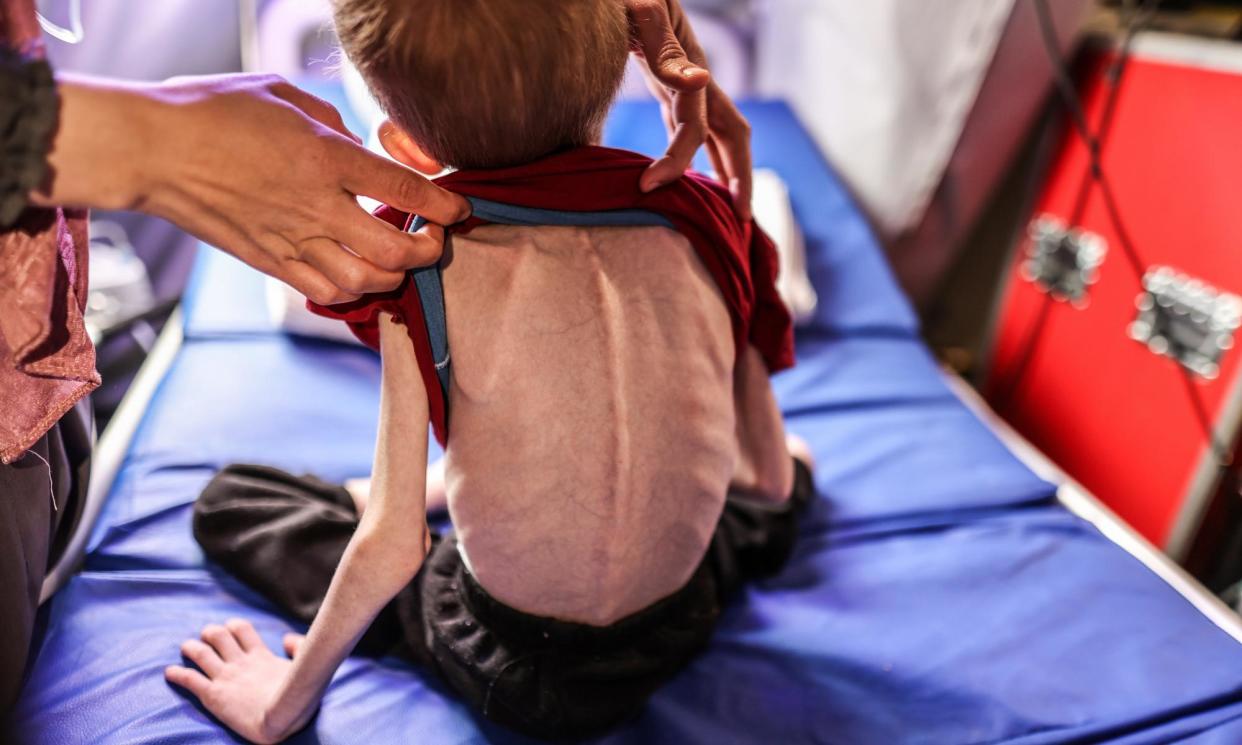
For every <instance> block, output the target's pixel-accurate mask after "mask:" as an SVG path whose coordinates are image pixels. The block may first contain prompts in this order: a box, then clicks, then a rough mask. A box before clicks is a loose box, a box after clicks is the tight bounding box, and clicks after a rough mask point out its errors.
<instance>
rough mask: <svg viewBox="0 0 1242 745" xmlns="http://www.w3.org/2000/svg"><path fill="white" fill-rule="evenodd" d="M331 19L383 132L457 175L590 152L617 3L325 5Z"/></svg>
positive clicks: (613, 88)
mask: <svg viewBox="0 0 1242 745" xmlns="http://www.w3.org/2000/svg"><path fill="white" fill-rule="evenodd" d="M333 13H334V16H335V21H336V30H337V35H338V36H339V38H340V40H341V46H342V48H343V49H344V51H345V54H346V55H347V56H348V57H349V59H350V61H352V62H353V63H354V65H355V66H356V67H357V68H358V70H359V72H361V73H362V76H363V78H365V79H366V81H367V83H368V84H369V85H370V87H371V90H372V92H373V93H374V94H375V97H376V98H377V99H378V101H379V102H380V105H381V106H383V107H384V110H385V111H386V112H387V113H388V116H389V117H390V118H391V119H392V121H393V123H395V124H396V125H397V126H398V127H400V128H401V129H403V130H404V131H405V133H406V134H408V135H409V136H410V137H411V138H412V139H413V140H414V141H415V142H417V143H418V145H419V146H420V147H422V149H423V150H424V151H425V152H426V153H427V155H429V156H431V157H432V158H435V159H436V160H438V161H439V162H440V163H441V164H443V165H446V166H453V167H457V168H499V167H504V166H511V165H519V164H522V163H527V162H530V161H533V160H537V159H538V158H540V157H543V156H545V155H548V154H550V153H553V152H556V151H558V150H563V149H566V148H570V147H574V146H578V145H586V144H590V143H592V142H593V141H594V140H596V139H597V138H598V136H599V131H600V128H601V127H602V124H603V120H604V116H605V115H606V114H607V111H608V107H609V105H610V104H611V103H612V100H613V97H614V96H615V95H616V92H617V88H618V87H619V85H620V82H621V77H622V75H623V73H624V69H625V61H626V56H627V51H628V36H629V34H628V24H627V21H626V16H625V10H624V8H623V5H622V3H620V2H617V0H333Z"/></svg>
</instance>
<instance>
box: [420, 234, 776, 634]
mask: <svg viewBox="0 0 1242 745" xmlns="http://www.w3.org/2000/svg"><path fill="white" fill-rule="evenodd" d="M444 285H445V304H446V310H447V315H448V328H449V341H450V348H451V350H452V355H453V383H452V387H451V392H450V406H451V409H450V410H451V411H452V437H451V439H450V441H449V448H448V455H447V461H446V463H447V470H446V473H447V490H448V498H449V508H450V512H451V514H452V517H453V524H454V527H455V529H456V531H457V534H458V541H459V543H460V547H461V550H462V551H463V555H464V558H465V559H466V561H467V562H468V565H469V566H470V568H471V570H472V573H473V574H474V575H475V576H476V577H477V578H478V580H479V582H480V584H482V585H483V586H484V587H485V588H486V589H487V590H488V592H489V593H491V594H492V595H494V596H495V597H496V598H497V599H498V600H500V601H502V602H504V603H507V604H509V605H511V606H513V607H515V608H517V609H519V610H523V611H526V612H529V613H534V614H537V615H541V616H550V617H554V618H561V619H566V620H573V621H579V622H583V623H590V624H595V625H604V624H607V623H610V622H612V621H615V620H617V619H618V618H621V617H623V616H625V615H627V614H630V613H633V612H635V611H637V610H640V609H642V608H644V607H646V606H648V605H651V604H652V603H654V602H655V601H657V600H659V599H661V598H663V597H666V596H668V595H671V594H672V593H673V592H674V591H676V590H677V589H679V588H680V587H682V586H683V585H684V584H685V583H686V581H687V580H688V579H689V577H690V575H691V574H692V573H693V572H694V570H695V568H696V567H697V566H698V565H699V563H700V562H701V561H702V559H703V555H704V552H705V550H706V547H707V544H708V541H709V540H710V539H711V536H712V533H713V531H714V530H715V527H716V522H717V520H718V519H719V515H720V511H721V509H722V507H723V504H724V498H725V493H726V491H727V490H728V488H729V484H730V482H731V481H732V480H733V478H734V474H735V472H736V471H737V465H738V456H739V449H738V444H737V437H736V434H735V433H736V431H737V427H736V426H735V413H734V412H735V407H734V377H735V376H734V361H735V352H734V344H733V338H732V331H731V325H730V320H729V314H728V311H727V310H726V308H725V306H724V303H723V302H722V299H721V295H720V291H719V289H717V287H716V283H715V281H714V280H713V279H712V278H711V277H710V276H709V275H708V273H707V272H706V271H705V270H704V268H703V266H702V264H701V262H700V260H699V258H698V257H697V256H696V255H695V252H694V250H693V249H692V248H691V246H690V244H689V243H688V242H687V241H686V239H685V238H683V237H681V236H680V235H678V234H676V233H674V232H673V231H671V230H669V229H667V228H662V227H646V228H589V229H582V228H567V227H543V228H532V227H510V226H503V227H502V226H492V227H488V228H483V229H480V230H476V231H475V232H473V233H471V234H470V235H469V236H466V237H463V238H455V239H454V240H453V245H452V258H451V261H450V262H449V263H448V266H447V268H446V269H445V270H444ZM754 362H755V363H757V364H761V363H758V361H757V360H754ZM759 372H760V374H759V377H760V379H761V380H762V381H763V383H764V387H766V375H764V374H763V373H762V368H760V371H759ZM767 398H768V401H767V404H768V405H767V411H766V412H763V411H760V412H752V415H751V418H755V415H759V416H763V415H765V414H766V418H768V419H769V421H768V422H766V429H767V430H768V431H769V432H770V433H771V434H772V435H774V445H773V448H772V451H771V452H770V453H769V454H768V456H767V457H768V460H769V461H770V462H771V463H772V464H773V465H775V466H776V468H777V470H776V473H775V476H776V478H775V480H777V481H780V482H783V483H779V484H772V486H771V487H770V488H771V489H772V490H773V491H774V493H773V494H772V498H773V499H778V500H779V499H782V498H783V497H784V496H785V495H786V494H787V493H788V489H789V484H788V479H786V478H783V476H784V475H786V474H788V469H789V465H788V456H784V457H781V454H782V453H783V452H784V443H783V441H782V440H781V438H780V418H779V413H778V412H777V411H776V409H775V406H774V404H772V402H771V397H770V395H769V396H768V397H767ZM748 424H749V425H750V426H751V427H753V426H755V424H756V423H755V422H750V423H748ZM751 431H753V429H752V430H751ZM747 457H748V458H749V459H750V460H752V461H753V460H754V459H755V456H753V455H751V454H747Z"/></svg>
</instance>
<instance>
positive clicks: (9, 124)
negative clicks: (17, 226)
mask: <svg viewBox="0 0 1242 745" xmlns="http://www.w3.org/2000/svg"><path fill="white" fill-rule="evenodd" d="M59 108H60V102H59V98H58V97H57V95H56V81H55V79H54V78H53V77H52V68H51V66H50V65H48V63H47V61H45V60H41V59H34V58H32V57H28V56H26V55H22V54H18V53H17V52H14V51H12V50H9V49H5V48H3V47H0V228H3V227H5V226H8V225H11V224H12V223H13V222H14V221H16V220H17V217H18V216H19V215H20V214H21V213H22V210H24V209H25V208H26V203H27V195H28V194H29V193H30V191H31V189H34V188H35V187H37V186H39V185H40V184H41V183H42V182H43V180H44V178H46V177H47V169H48V164H47V154H48V151H49V150H50V149H51V146H52V134H53V132H54V131H55V129H56V119H57V115H58V112H59Z"/></svg>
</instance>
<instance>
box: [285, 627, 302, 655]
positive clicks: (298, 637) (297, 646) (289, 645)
mask: <svg viewBox="0 0 1242 745" xmlns="http://www.w3.org/2000/svg"><path fill="white" fill-rule="evenodd" d="M283 641H284V647H285V654H287V655H289V657H290V658H293V657H297V656H298V651H299V650H301V649H302V642H304V641H306V634H292V633H290V634H285V638H284V640H283Z"/></svg>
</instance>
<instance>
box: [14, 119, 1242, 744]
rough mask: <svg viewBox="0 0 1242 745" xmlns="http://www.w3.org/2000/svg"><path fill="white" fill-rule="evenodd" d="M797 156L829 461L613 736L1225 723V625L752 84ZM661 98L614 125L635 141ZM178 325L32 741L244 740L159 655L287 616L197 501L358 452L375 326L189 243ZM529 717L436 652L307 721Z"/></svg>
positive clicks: (959, 736)
mask: <svg viewBox="0 0 1242 745" xmlns="http://www.w3.org/2000/svg"><path fill="white" fill-rule="evenodd" d="M746 113H747V114H748V115H749V116H750V117H751V120H752V122H753V123H754V125H755V132H756V152H757V156H758V158H759V161H760V162H761V163H765V164H768V165H773V166H775V167H777V168H778V170H780V171H781V172H782V174H783V175H784V177H785V178H786V180H787V181H788V182H789V184H790V187H791V190H792V192H793V195H794V200H795V203H796V205H797V208H798V212H799V216H800V218H801V219H802V220H803V225H804V227H805V228H806V231H807V233H808V237H809V238H810V242H811V246H812V251H813V253H812V256H811V265H812V274H813V279H814V281H815V283H816V286H817V289H818V290H819V292H820V297H821V314H822V315H821V316H820V317H818V318H817V319H816V322H815V323H814V324H813V326H812V327H811V328H810V329H809V330H807V331H805V332H803V333H802V334H801V336H800V339H799V342H800V345H799V358H800V364H799V366H798V367H797V368H795V369H794V370H792V371H789V372H787V373H784V374H782V375H781V376H779V377H778V379H777V381H776V387H777V392H778V395H779V398H780V401H781V404H782V406H783V408H784V409H785V411H786V412H787V415H788V418H789V426H790V429H792V430H793V431H795V432H798V433H800V434H802V435H803V436H805V437H806V438H808V439H809V440H810V442H811V443H812V445H813V447H814V450H815V453H816V456H817V457H818V459H819V469H818V471H817V477H816V481H817V484H818V486H819V489H820V492H821V499H820V500H819V501H818V502H817V503H816V504H815V505H814V506H813V509H812V513H811V516H810V519H809V520H808V521H807V522H806V524H805V526H804V528H803V532H802V535H801V538H800V541H799V543H798V545H797V548H796V552H795V556H794V558H793V560H792V561H791V563H790V565H789V566H788V567H787V569H786V570H785V571H784V572H782V573H781V574H780V575H779V576H777V577H776V578H774V579H772V580H770V581H768V582H765V583H763V584H760V585H756V586H754V587H752V588H751V589H749V590H748V592H747V594H746V596H745V597H744V598H743V599H742V600H741V601H739V602H737V603H735V604H734V605H733V606H731V607H730V608H729V609H728V611H727V612H726V614H725V616H724V618H723V621H722V623H721V626H720V629H719V631H718V633H717V636H716V638H715V640H714V642H713V644H712V646H711V648H710V649H709V650H708V652H707V653H706V654H704V655H703V656H702V657H701V658H699V659H698V660H696V661H695V662H694V663H693V664H692V665H691V666H690V667H689V668H688V669H687V670H685V671H684V673H683V674H681V675H680V676H679V677H677V678H676V679H675V680H674V681H673V682H672V683H671V684H670V685H669V686H668V687H667V688H665V689H664V690H662V691H660V692H659V693H658V694H657V695H656V696H655V697H654V699H653V700H652V701H651V704H650V705H649V706H648V708H647V710H646V712H645V713H644V714H643V716H642V717H641V718H640V719H639V720H637V721H636V722H634V723H632V724H630V725H628V726H627V727H625V728H624V729H622V730H621V731H619V732H617V733H615V734H613V735H611V736H609V737H606V738H603V739H602V740H601V742H605V743H670V744H672V743H679V744H680V743H705V744H706V743H712V744H713V745H714V744H716V743H724V744H729V743H738V744H739V745H741V744H742V743H861V744H864V745H869V744H871V743H896V742H902V743H967V742H969V743H985V742H986V743H993V742H1008V743H1023V744H1028V745H1035V744H1036V743H1071V742H1075V743H1079V742H1112V743H1164V742H1170V741H1173V740H1177V741H1179V742H1196V743H1204V744H1207V743H1220V744H1222V745H1223V744H1224V743H1231V744H1232V743H1237V742H1242V685H1240V684H1242V648H1239V645H1238V644H1237V643H1235V642H1234V641H1233V640H1232V639H1230V638H1229V637H1228V636H1226V635H1225V634H1224V633H1223V632H1221V631H1219V630H1218V629H1217V628H1216V627H1214V626H1213V625H1212V624H1211V623H1209V622H1208V621H1207V619H1205V618H1204V617H1203V616H1201V615H1200V614H1199V613H1198V612H1196V611H1195V610H1194V609H1193V608H1192V607H1191V606H1190V605H1189V604H1188V603H1187V602H1186V601H1185V600H1184V599H1183V598H1181V597H1180V596H1179V595H1177V594H1176V593H1175V592H1174V591H1173V590H1171V589H1170V588H1169V587H1168V586H1166V585H1165V584H1164V583H1163V582H1161V581H1160V580H1159V579H1157V578H1156V577H1155V576H1154V575H1152V574H1151V573H1150V572H1149V571H1148V570H1147V569H1146V568H1145V567H1143V566H1142V565H1141V564H1140V563H1139V562H1137V561H1136V560H1135V559H1133V558H1132V557H1130V556H1129V555H1127V554H1125V553H1124V552H1122V551H1121V550H1120V549H1118V548H1117V547H1116V546H1114V545H1113V544H1112V543H1110V542H1109V541H1107V540H1106V539H1105V538H1103V537H1102V536H1101V535H1100V534H1099V533H1098V532H1097V531H1096V530H1095V529H1093V528H1092V527H1090V526H1089V525H1087V524H1085V523H1083V522H1082V521H1080V520H1078V519H1077V518H1075V517H1073V516H1071V515H1069V514H1068V513H1066V512H1065V511H1064V510H1063V509H1061V508H1060V507H1058V506H1057V505H1056V504H1055V502H1054V501H1053V499H1052V496H1053V489H1052V487H1051V486H1049V485H1048V484H1046V483H1044V482H1042V481H1040V480H1039V479H1037V478H1036V477H1035V476H1033V475H1032V474H1031V473H1030V472H1029V471H1028V470H1027V469H1025V468H1024V467H1023V466H1021V465H1020V464H1019V463H1018V462H1017V461H1016V460H1015V459H1014V458H1013V457H1012V456H1011V455H1010V454H1009V453H1008V452H1007V451H1006V450H1005V449H1004V448H1003V447H1002V446H1001V444H1000V443H999V442H998V441H997V440H996V438H995V437H994V436H993V435H992V434H991V433H990V432H989V431H988V430H987V429H986V428H985V427H984V426H983V425H982V424H981V423H980V422H979V421H978V420H977V419H976V418H975V417H974V416H973V415H971V414H970V413H969V412H968V411H967V410H966V409H965V408H964V407H963V406H962V404H960V403H959V402H958V401H957V400H956V399H955V398H954V397H953V396H952V395H951V394H950V392H949V390H948V389H947V388H946V386H945V384H944V382H943V380H942V379H941V377H940V373H939V371H938V370H937V368H936V366H935V364H934V362H933V361H932V359H931V358H930V356H929V355H928V353H927V351H926V350H925V349H924V348H923V347H922V346H921V345H920V344H919V343H918V342H917V341H916V340H914V338H913V333H914V328H915V327H914V325H913V316H912V314H911V313H910V311H909V307H908V305H907V304H906V303H905V301H904V300H902V299H901V298H900V294H899V293H898V291H897V289H896V287H895V285H894V284H893V281H892V279H891V277H890V275H889V273H888V271H887V269H885V268H884V264H883V260H882V258H881V256H880V255H879V253H878V251H877V249H876V246H875V243H874V241H873V240H872V238H871V237H870V236H869V235H868V234H867V232H866V229H865V227H864V223H863V220H862V218H861V217H860V216H859V215H858V213H857V212H856V211H855V210H854V209H853V208H852V207H850V206H849V201H848V198H847V197H846V195H845V192H844V190H843V189H842V188H841V186H840V184H839V183H838V182H837V181H836V179H835V178H833V177H832V176H831V172H830V171H829V170H828V169H827V167H826V166H824V164H823V161H822V160H821V159H820V158H819V156H818V154H817V153H816V152H815V150H814V149H813V148H812V146H811V144H810V142H809V140H808V139H807V138H806V136H805V134H804V133H803V132H802V130H801V129H800V128H799V126H798V125H797V123H796V122H795V120H794V119H793V117H792V116H791V115H790V113H789V112H788V110H787V109H785V108H784V107H783V106H780V105H778V104H760V105H755V106H750V107H747V109H746ZM658 121H659V119H658V116H657V115H656V113H655V111H654V110H642V109H628V108H627V109H622V111H621V113H620V114H619V115H618V118H617V119H615V120H614V123H613V128H612V130H611V133H612V136H613V138H614V139H613V141H614V142H616V141H618V140H620V141H623V142H626V143H628V144H630V145H632V146H638V147H641V148H643V149H647V150H652V149H655V148H657V147H658V146H659V144H660V143H661V142H662V140H660V139H659V135H658ZM196 277H197V280H196V284H195V290H194V292H193V296H192V297H191V298H190V299H189V301H188V303H187V307H188V308H189V311H190V317H189V319H188V321H187V326H188V329H189V338H188V340H187V342H186V345H185V348H184V350H183V351H182V353H181V354H180V356H179V358H178V360H177V362H176V364H175V366H174V368H173V369H172V371H171V372H170V374H169V376H168V378H167V380H166V381H165V382H164V384H163V385H162V386H161V388H160V391H159V393H158V395H157V397H156V399H155V401H154V402H153V404H152V406H151V408H150V411H149V412H148V414H147V416H146V418H145V420H144V422H143V424H142V427H141V430H140V431H139V432H138V434H137V436H136V439H135V441H134V444H133V446H132V449H131V452H130V454H129V456H128V458H127V460H126V463H125V466H124V470H123V471H122V473H121V476H120V478H119V480H118V481H117V483H116V485H115V488H114V489H113V493H112V495H111V498H110V501H109V504H108V506H107V510H106V513H105V515H104V518H103V520H102V522H101V524H100V526H99V528H98V530H97V531H96V534H95V536H94V538H93V541H92V544H91V552H90V555H89V558H88V561H87V565H86V569H85V571H84V572H83V573H82V574H81V575H80V576H78V577H76V578H75V579H74V580H73V581H72V582H71V583H70V584H69V586H68V587H67V588H66V589H65V590H63V591H62V592H61V593H60V594H59V595H57V597H56V598H54V599H53V601H52V602H51V605H50V608H49V613H48V624H47V632H46V637H45V639H44V640H43V644H42V649H41V651H40V652H39V656H38V658H37V660H36V664H35V666H34V669H33V676H32V679H31V680H30V684H29V687H28V689H27V691H26V694H25V696H24V697H23V699H22V700H21V702H20V703H19V705H18V709H17V711H16V712H15V716H16V719H17V723H18V725H19V726H20V727H22V728H23V729H24V730H25V731H26V733H27V735H26V737H27V741H28V742H29V743H32V744H43V743H47V744H48V745H52V744H55V745H79V744H81V745H88V744H90V745H96V744H99V743H154V742H158V743H228V742H233V741H234V740H233V739H232V738H231V737H230V736H229V735H228V734H226V733H225V732H223V731H222V730H220V729H219V728H218V727H217V726H216V725H215V724H214V723H213V722H212V721H211V720H210V718H209V717H208V716H207V715H206V714H205V713H204V712H203V711H202V710H201V709H200V708H199V707H198V706H196V705H195V704H194V703H193V702H192V701H191V700H190V699H189V698H187V697H186V696H185V695H184V694H183V693H182V692H180V691H177V690H174V689H172V688H170V687H169V686H168V685H166V684H165V683H164V681H163V679H162V675H161V671H162V669H163V667H164V666H165V665H167V664H169V663H172V662H175V661H177V660H178V659H179V655H178V651H177V649H178V645H179V644H180V642H181V641H182V640H184V639H186V638H189V637H191V636H193V635H195V634H196V633H197V632H198V631H199V630H200V629H201V627H202V626H203V625H204V624H206V623H209V622H218V621H221V620H223V619H226V618H229V617H232V616H245V617H249V618H253V619H255V620H256V622H257V624H258V626H259V628H260V631H261V633H262V634H263V636H264V637H265V638H266V639H267V641H268V642H269V643H270V644H273V645H276V644H277V643H278V642H279V639H280V635H281V634H282V633H283V632H285V631H287V630H289V629H291V628H293V629H296V628H297V626H295V625H293V624H291V623H290V622H289V621H288V620H286V619H283V618H281V617H280V616H279V615H278V614H277V613H275V612H274V611H273V610H272V608H271V607H270V606H268V605H267V604H266V603H264V602H263V601H262V600H261V599H259V598H258V597H256V596H255V595H254V594H253V593H251V592H249V591H247V590H246V589H245V588H244V587H242V586H240V585H239V584H238V583H237V582H236V581H234V580H232V579H231V578H230V577H228V576H227V575H224V574H223V573H221V572H220V571H219V570H218V569H215V568H213V567H209V566H204V565H203V561H202V556H201V554H200V553H199V551H198V549H197V547H196V546H195V544H194V542H193V540H192V538H191V536H190V505H191V503H192V501H193V499H194V498H195V496H196V495H197V494H198V492H199V490H200V489H201V487H202V485H203V484H204V483H205V481H206V480H207V479H208V478H209V477H210V475H211V474H212V472H213V471H214V470H215V469H217V468H219V467H221V466H222V465H224V464H226V463H229V462H232V461H237V460H244V461H257V462H265V463H271V464H274V465H277V466H280V467H283V468H286V469H290V470H293V471H313V472H315V473H317V474H319V475H321V476H324V477H326V478H329V479H343V478H345V477H349V476H357V475H363V474H365V473H366V472H367V470H368V468H369V465H370V458H371V451H372V446H373V443H374V426H375V418H376V412H377V410H378V374H379V368H378V361H377V359H376V357H375V356H374V355H372V354H371V353H370V352H368V351H366V350H363V349H359V348H350V347H347V346H343V345H336V344H331V343H327V342H315V341H304V340H297V339H291V338H287V337H285V336H282V335H279V334H276V333H273V332H272V331H271V329H270V328H266V327H264V326H263V324H262V323H259V321H260V320H262V318H263V313H262V306H263V301H262V285H261V283H260V282H259V281H258V279H257V276H256V275H254V274H253V273H252V272H250V271H249V270H247V269H245V268H244V267H241V266H240V265H239V264H237V263H236V262H234V261H233V260H232V259H228V258H227V257H224V256H222V255H220V254H219V253H217V252H214V251H205V252H204V253H203V255H202V257H201V258H200V262H199V266H198V269H197V274H196ZM482 741H486V742H497V743H508V742H522V741H523V740H521V739H520V738H516V737H514V736H511V735H509V734H507V733H504V732H501V731H499V730H497V729H496V728H494V727H492V726H490V725H487V724H486V723H483V722H480V721H478V720H476V719H475V718H474V717H473V716H471V714H470V713H469V712H468V711H466V710H465V708H464V707H463V706H461V705H460V704H459V703H457V702H456V701H455V700H454V699H453V697H452V696H451V694H450V693H448V692H447V691H446V690H445V689H444V687H443V686H442V685H440V684H439V683H438V682H437V681H436V680H434V679H433V678H432V677H431V676H428V675H425V674H423V673H422V672H419V671H418V670H416V669H413V668H411V667H409V666H407V665H405V664H404V663H401V662H399V661H396V660H391V659H386V660H379V661H376V660H369V659H363V658H351V659H350V660H349V661H348V662H347V663H346V664H345V666H344V667H343V668H342V670H341V671H340V673H339V674H338V675H337V677H336V678H335V679H334V682H333V685H332V687H331V688H330V690H329V691H328V694H327V697H326V699H325V701H324V706H323V709H322V710H321V712H320V714H319V715H318V717H317V718H316V719H315V720H314V721H313V723H312V724H311V726H310V728H309V729H308V730H306V731H305V732H303V733H302V734H300V735H299V736H298V737H296V738H295V739H294V742H297V743H340V744H347V743H358V744H360V745H361V744H364V743H365V744H368V745H369V744H371V743H405V742H427V743H441V742H482Z"/></svg>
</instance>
